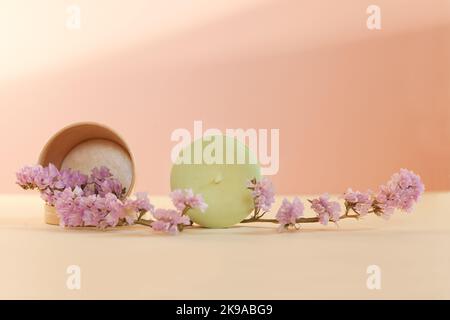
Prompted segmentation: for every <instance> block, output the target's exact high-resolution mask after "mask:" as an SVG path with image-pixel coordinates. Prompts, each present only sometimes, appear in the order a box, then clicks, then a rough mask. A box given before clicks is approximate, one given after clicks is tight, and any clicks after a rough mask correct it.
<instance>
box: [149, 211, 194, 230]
mask: <svg viewBox="0 0 450 320" xmlns="http://www.w3.org/2000/svg"><path fill="white" fill-rule="evenodd" d="M153 217H155V219H156V220H155V221H153V222H152V223H151V227H152V228H153V230H155V231H161V232H167V233H170V234H177V233H178V232H180V231H182V230H183V228H184V226H189V225H191V220H190V219H189V217H188V216H186V215H183V214H181V213H180V211H178V210H166V209H157V210H156V211H155V212H154V213H153Z"/></svg>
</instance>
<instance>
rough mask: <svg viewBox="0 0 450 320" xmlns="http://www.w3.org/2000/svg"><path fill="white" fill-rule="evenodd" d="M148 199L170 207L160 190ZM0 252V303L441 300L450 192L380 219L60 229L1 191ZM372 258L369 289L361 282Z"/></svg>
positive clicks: (448, 280)
mask: <svg viewBox="0 0 450 320" xmlns="http://www.w3.org/2000/svg"><path fill="white" fill-rule="evenodd" d="M302 199H303V200H305V199H306V197H302ZM280 201H281V198H278V199H277V202H278V203H277V204H276V207H278V205H279V202H280ZM152 202H153V203H154V204H155V205H156V206H160V207H170V203H169V200H168V199H167V198H165V197H155V198H153V199H152ZM305 214H306V215H308V214H309V215H311V212H310V211H309V210H308V212H306V213H305ZM0 250H1V255H0V257H1V258H0V298H2V299H11V298H25V299H30V298H32V299H34V298H39V299H94V298H101V299H318V298H323V299H350V298H356V299H397V298H400V299H417V298H424V299H449V298H450V193H427V194H425V195H424V196H423V198H422V200H421V202H420V203H419V204H418V205H417V207H416V210H415V211H414V212H413V213H411V214H403V213H400V212H398V213H396V214H395V215H394V217H393V218H392V219H391V220H389V221H385V220H383V219H380V218H377V217H375V216H370V217H365V218H364V219H362V220H360V221H354V220H350V219H349V220H345V221H341V222H340V223H339V227H336V226H335V225H333V224H331V225H329V226H321V225H318V224H308V225H304V226H303V228H302V230H301V231H298V232H288V233H278V232H277V231H276V225H273V224H262V223H255V224H252V225H250V224H248V225H239V226H236V227H233V228H228V229H216V230H213V229H203V228H192V229H188V230H185V231H183V233H181V234H180V235H178V236H170V235H162V234H158V233H155V232H152V231H151V230H150V229H147V228H146V227H143V226H132V227H120V228H116V229H111V230H107V231H101V230H96V229H93V228H85V229H62V228H60V227H58V226H50V225H46V224H44V223H43V208H42V201H41V200H40V198H39V196H38V195H36V194H30V195H0ZM71 265H76V266H79V267H80V271H81V273H80V283H81V288H80V289H79V290H70V289H69V288H68V287H67V285H66V282H67V279H68V277H69V276H70V275H68V274H67V268H68V266H71ZM372 265H375V266H377V267H376V268H379V269H377V270H379V271H380V284H381V288H380V289H369V288H368V286H367V280H368V278H369V277H371V275H370V274H368V273H367V268H368V267H369V266H372Z"/></svg>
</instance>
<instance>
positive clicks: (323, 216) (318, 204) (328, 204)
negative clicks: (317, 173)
mask: <svg viewBox="0 0 450 320" xmlns="http://www.w3.org/2000/svg"><path fill="white" fill-rule="evenodd" d="M309 202H310V203H311V209H313V210H314V212H315V213H316V214H317V217H318V219H319V222H320V223H321V224H323V225H325V226H326V225H327V224H328V221H332V222H334V223H336V222H338V221H339V218H340V213H341V206H340V205H339V202H336V201H331V200H330V196H329V195H328V194H326V193H325V194H323V195H321V196H320V197H319V198H317V199H313V200H309Z"/></svg>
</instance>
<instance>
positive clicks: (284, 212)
mask: <svg viewBox="0 0 450 320" xmlns="http://www.w3.org/2000/svg"><path fill="white" fill-rule="evenodd" d="M304 209H305V207H304V206H303V203H302V202H301V201H300V199H299V198H297V197H295V198H294V199H293V200H292V203H291V202H289V200H287V199H283V203H282V204H281V207H280V208H279V209H278V212H277V214H276V219H277V220H278V222H279V223H280V228H279V229H280V230H283V229H286V228H288V227H289V226H295V224H296V220H297V219H298V218H300V217H301V216H303V210H304Z"/></svg>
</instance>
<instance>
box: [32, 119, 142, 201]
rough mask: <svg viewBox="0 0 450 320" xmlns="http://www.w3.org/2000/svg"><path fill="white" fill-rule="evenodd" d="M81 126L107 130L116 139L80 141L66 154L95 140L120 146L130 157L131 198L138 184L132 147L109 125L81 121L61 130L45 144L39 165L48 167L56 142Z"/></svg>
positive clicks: (129, 191) (128, 190)
mask: <svg viewBox="0 0 450 320" xmlns="http://www.w3.org/2000/svg"><path fill="white" fill-rule="evenodd" d="M81 126H87V127H88V126H92V127H97V128H99V129H101V130H105V131H106V132H108V134H110V135H112V136H113V137H114V138H115V139H109V138H104V137H100V138H99V137H92V138H87V139H80V141H78V142H77V143H76V144H75V145H74V146H72V147H71V148H70V149H69V150H68V152H66V153H65V154H66V155H67V154H68V153H69V152H70V151H71V150H72V149H73V148H75V147H76V146H77V145H79V144H81V143H83V142H86V141H89V140H93V139H105V140H109V141H111V142H113V143H116V144H118V145H119V146H120V147H121V148H122V149H123V150H124V151H125V152H126V153H127V155H128V157H129V158H130V162H131V182H130V186H129V188H128V189H127V191H126V195H127V196H129V195H130V194H131V192H132V190H133V188H134V185H135V182H136V168H135V163H134V157H133V154H132V153H131V151H130V147H129V146H128V144H127V143H126V142H125V140H124V139H123V138H122V136H121V135H120V134H118V133H117V132H116V131H115V130H113V129H112V128H110V127H109V126H107V125H104V124H102V123H98V122H94V121H81V122H75V123H72V124H70V125H67V126H65V127H63V128H61V129H60V130H58V131H57V132H56V133H54V134H53V135H52V136H51V137H50V138H49V139H48V140H47V142H46V143H45V145H44V147H43V148H42V150H41V153H40V154H39V159H38V163H39V164H40V165H43V166H44V165H48V163H46V157H47V155H48V153H49V151H50V148H52V145H53V143H54V142H55V141H57V139H58V138H59V137H60V136H61V135H62V134H64V133H65V132H68V131H70V130H72V129H75V128H78V127H81Z"/></svg>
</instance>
